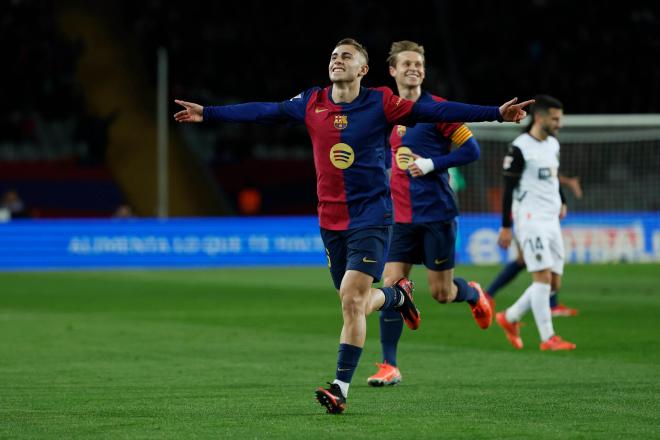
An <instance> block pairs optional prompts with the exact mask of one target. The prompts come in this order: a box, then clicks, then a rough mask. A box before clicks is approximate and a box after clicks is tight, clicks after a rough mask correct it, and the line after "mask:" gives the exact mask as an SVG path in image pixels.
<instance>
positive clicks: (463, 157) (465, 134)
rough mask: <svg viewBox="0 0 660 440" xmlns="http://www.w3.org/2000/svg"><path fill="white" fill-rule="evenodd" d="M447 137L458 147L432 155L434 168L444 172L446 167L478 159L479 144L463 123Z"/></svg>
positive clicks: (458, 165)
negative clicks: (442, 153)
mask: <svg viewBox="0 0 660 440" xmlns="http://www.w3.org/2000/svg"><path fill="white" fill-rule="evenodd" d="M448 137H449V138H450V139H451V141H452V142H453V143H454V144H456V145H457V146H458V148H456V149H455V150H452V151H450V152H449V153H448V154H444V155H440V156H434V157H432V158H431V159H432V160H433V166H434V169H436V170H438V171H439V172H444V170H446V169H447V168H451V167H460V166H463V165H467V164H469V163H471V162H474V161H475V160H477V159H479V156H480V154H481V150H480V149H479V144H478V143H477V141H476V139H474V136H473V135H472V132H471V131H470V129H469V128H467V127H466V126H465V125H463V124H461V125H460V127H459V128H458V129H457V130H455V131H454V132H453V133H451V135H450V136H448Z"/></svg>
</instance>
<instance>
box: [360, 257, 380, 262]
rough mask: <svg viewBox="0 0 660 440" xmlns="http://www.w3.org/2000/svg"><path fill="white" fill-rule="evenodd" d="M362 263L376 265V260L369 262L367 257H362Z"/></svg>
mask: <svg viewBox="0 0 660 440" xmlns="http://www.w3.org/2000/svg"><path fill="white" fill-rule="evenodd" d="M362 262H363V263H378V261H376V260H370V259H368V258H367V257H362Z"/></svg>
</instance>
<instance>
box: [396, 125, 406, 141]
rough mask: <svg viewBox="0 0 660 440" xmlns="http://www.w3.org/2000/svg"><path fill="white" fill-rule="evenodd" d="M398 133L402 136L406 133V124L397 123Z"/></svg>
mask: <svg viewBox="0 0 660 440" xmlns="http://www.w3.org/2000/svg"><path fill="white" fill-rule="evenodd" d="M396 134H397V136H399V137H400V138H402V137H403V135H405V134H406V126H405V125H397V126H396Z"/></svg>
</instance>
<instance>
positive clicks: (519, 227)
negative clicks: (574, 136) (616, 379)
mask: <svg viewBox="0 0 660 440" xmlns="http://www.w3.org/2000/svg"><path fill="white" fill-rule="evenodd" d="M532 113H533V117H534V122H533V124H532V127H531V129H530V130H529V132H528V133H523V134H521V135H520V136H518V137H517V138H516V139H515V140H514V141H513V144H512V145H511V148H510V149H509V152H508V153H507V155H506V156H505V157H504V165H503V168H504V172H503V173H504V183H505V186H504V196H503V198H502V199H503V201H502V228H501V229H500V234H499V243H500V245H501V246H502V247H503V248H505V249H506V248H508V247H509V246H510V245H511V241H512V239H513V233H512V230H511V226H512V223H513V225H514V226H515V233H516V240H517V241H518V243H519V244H520V248H521V251H522V255H523V259H524V260H525V265H526V267H527V271H528V272H531V274H532V284H531V285H530V286H529V287H528V288H527V290H525V292H524V293H523V294H522V296H521V297H520V298H519V299H518V300H517V301H516V302H515V303H514V304H513V305H512V306H511V307H509V308H508V309H506V311H504V312H500V313H498V314H497V315H496V321H497V324H498V325H499V326H500V327H502V329H503V330H504V333H505V335H506V337H507V339H508V340H509V342H510V343H511V345H513V346H514V347H515V348H517V349H521V348H522V347H523V342H522V339H521V337H520V320H521V319H522V317H523V316H524V314H525V313H527V312H528V311H529V309H530V308H531V309H532V312H533V314H534V320H535V321H536V327H537V328H538V331H539V335H540V337H541V345H540V348H541V350H552V351H557V350H573V349H575V344H573V343H571V342H567V341H565V340H563V339H562V338H561V337H560V336H558V335H556V334H555V331H554V328H553V325H552V314H551V311H550V301H549V299H550V292H551V291H552V290H557V289H559V285H560V283H561V276H562V273H563V271H564V242H563V238H562V235H561V229H560V226H559V220H560V217H561V216H563V215H565V209H566V205H565V203H564V196H563V193H562V192H561V188H560V185H559V177H558V176H559V142H558V141H557V138H555V135H556V133H557V131H558V130H559V128H560V127H561V119H562V116H563V107H562V104H561V102H559V101H558V100H557V99H555V98H553V97H551V96H547V95H540V96H537V97H536V103H535V104H534V107H533V109H532Z"/></svg>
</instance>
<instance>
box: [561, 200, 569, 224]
mask: <svg viewBox="0 0 660 440" xmlns="http://www.w3.org/2000/svg"><path fill="white" fill-rule="evenodd" d="M567 215H568V206H567V205H566V203H562V205H561V211H559V220H563V219H565V218H566V216H567Z"/></svg>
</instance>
